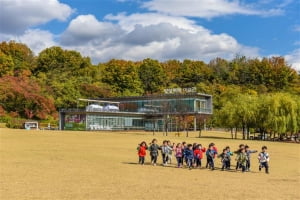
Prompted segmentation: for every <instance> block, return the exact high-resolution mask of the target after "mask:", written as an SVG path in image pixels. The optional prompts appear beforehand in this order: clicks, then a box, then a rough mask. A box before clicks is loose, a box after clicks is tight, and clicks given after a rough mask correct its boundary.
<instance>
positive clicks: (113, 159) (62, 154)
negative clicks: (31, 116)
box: [0, 129, 300, 200]
mask: <svg viewBox="0 0 300 200" xmlns="http://www.w3.org/2000/svg"><path fill="white" fill-rule="evenodd" d="M183 135H185V134H183ZM183 135H182V136H181V137H177V136H175V134H174V133H170V134H169V136H168V137H164V136H162V133H156V135H155V136H154V137H155V138H157V139H158V140H159V143H161V142H162V140H164V139H169V140H171V141H172V142H175V143H177V142H182V141H186V142H189V143H193V142H197V143H201V144H202V145H204V146H207V145H208V144H209V143H210V142H214V143H216V145H217V147H218V149H219V150H221V149H222V148H223V147H225V146H226V145H229V146H230V147H231V149H232V150H235V149H236V148H237V146H238V145H239V144H240V143H247V144H248V145H249V146H250V147H251V149H257V150H260V148H261V146H262V145H267V146H268V150H269V153H270V156H271V160H270V174H269V175H267V174H265V173H263V172H259V171H258V163H257V160H256V154H255V155H253V156H252V172H250V173H244V174H242V173H241V172H235V171H230V172H226V171H224V172H223V171H220V170H216V171H209V170H207V169H194V170H187V169H177V168H175V167H173V166H169V167H162V166H156V167H153V166H151V165H149V164H146V165H145V166H140V165H138V164H136V163H137V160H138V157H137V152H136V147H137V144H138V143H140V142H141V141H143V140H145V141H147V143H148V142H150V141H151V140H152V138H153V136H152V132H148V133H144V132H83V131H80V132H74V131H64V132H60V131H37V130H32V131H27V130H13V129H0V199H6V200H18V199H58V200H60V199H74V200H75V199H153V198H154V199H162V198H173V199H192V198H200V199H202V198H205V199H241V198H243V199H272V200H275V199H298V198H299V197H300V193H299V183H300V182H299V180H300V170H299V166H300V158H299V157H300V154H299V153H300V151H299V150H300V149H299V147H300V146H299V145H298V144H288V143H276V142H264V141H242V140H229V139H227V138H230V134H229V133H218V132H214V133H211V132H204V133H203V136H204V138H197V136H198V133H196V132H195V133H193V132H191V133H190V137H189V138H186V137H184V136H183ZM209 136H212V137H215V138H209ZM149 160H150V158H149V155H147V157H146V163H149ZM174 160H175V159H174ZM203 161H204V163H205V162H206V161H205V160H203ZM174 162H175V161H174ZM158 163H161V156H160V157H159V160H158ZM216 166H217V167H221V162H220V161H219V160H217V162H216Z"/></svg>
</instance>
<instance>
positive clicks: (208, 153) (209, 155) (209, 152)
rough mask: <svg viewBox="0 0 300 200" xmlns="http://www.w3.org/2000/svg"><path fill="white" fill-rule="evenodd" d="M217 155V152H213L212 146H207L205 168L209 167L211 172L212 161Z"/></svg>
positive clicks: (212, 168) (213, 165)
mask: <svg viewBox="0 0 300 200" xmlns="http://www.w3.org/2000/svg"><path fill="white" fill-rule="evenodd" d="M216 155H217V152H216V151H215V150H214V146H213V144H212V143H211V144H209V146H208V150H207V151H206V158H207V164H206V168H207V167H208V166H209V168H210V169H211V170H215V163H214V159H215V157H216Z"/></svg>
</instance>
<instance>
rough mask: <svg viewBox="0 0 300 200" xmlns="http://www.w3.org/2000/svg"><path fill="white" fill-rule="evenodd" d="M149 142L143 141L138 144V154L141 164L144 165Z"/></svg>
mask: <svg viewBox="0 0 300 200" xmlns="http://www.w3.org/2000/svg"><path fill="white" fill-rule="evenodd" d="M147 148H148V147H147V144H146V142H144V141H143V142H142V143H141V144H140V145H139V146H138V148H137V149H138V155H139V164H141V165H144V163H145V156H146V150H147Z"/></svg>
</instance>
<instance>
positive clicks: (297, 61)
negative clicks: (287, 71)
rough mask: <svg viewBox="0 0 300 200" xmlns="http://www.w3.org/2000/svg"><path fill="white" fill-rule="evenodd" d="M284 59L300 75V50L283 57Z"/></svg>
mask: <svg viewBox="0 0 300 200" xmlns="http://www.w3.org/2000/svg"><path fill="white" fill-rule="evenodd" d="M284 58H285V59H286V61H287V62H288V63H289V64H291V65H292V68H294V69H295V70H296V71H298V72H299V73H300V48H299V49H295V50H294V51H293V52H291V53H290V54H288V55H286V56H284Z"/></svg>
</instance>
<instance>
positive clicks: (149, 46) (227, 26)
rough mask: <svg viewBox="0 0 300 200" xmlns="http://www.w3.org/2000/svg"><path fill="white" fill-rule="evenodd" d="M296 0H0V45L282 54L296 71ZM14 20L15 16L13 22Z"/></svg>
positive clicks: (205, 56) (176, 55) (113, 54)
mask: <svg viewBox="0 0 300 200" xmlns="http://www.w3.org/2000/svg"><path fill="white" fill-rule="evenodd" d="M299 13H300V1H299V0H0V40H1V41H8V40H12V39H13V40H16V41H18V42H23V43H25V44H27V45H28V46H29V47H30V48H31V49H32V50H33V51H34V52H35V53H36V54H38V53H39V52H40V51H41V50H43V49H44V48H47V47H50V46H53V45H59V46H62V47H63V48H65V49H74V50H77V51H79V52H81V53H82V54H83V55H84V56H89V57H91V58H92V60H93V62H94V63H98V62H105V61H108V60H109V59H112V58H119V59H128V60H142V59H144V58H147V57H150V58H153V59H158V60H161V61H164V60H167V59H180V60H183V59H195V60H204V61H206V62H208V61H209V60H211V59H213V58H216V57H222V58H225V59H232V58H233V57H235V56H236V55H237V54H239V55H245V56H247V57H251V58H252V57H258V58H261V57H271V56H284V57H285V58H286V60H287V62H288V63H289V64H291V65H292V67H293V68H295V69H297V70H300V14H299ZM16 16H18V17H16Z"/></svg>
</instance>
